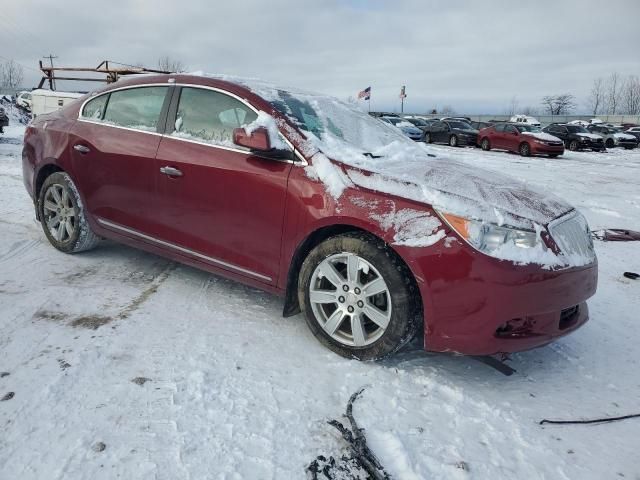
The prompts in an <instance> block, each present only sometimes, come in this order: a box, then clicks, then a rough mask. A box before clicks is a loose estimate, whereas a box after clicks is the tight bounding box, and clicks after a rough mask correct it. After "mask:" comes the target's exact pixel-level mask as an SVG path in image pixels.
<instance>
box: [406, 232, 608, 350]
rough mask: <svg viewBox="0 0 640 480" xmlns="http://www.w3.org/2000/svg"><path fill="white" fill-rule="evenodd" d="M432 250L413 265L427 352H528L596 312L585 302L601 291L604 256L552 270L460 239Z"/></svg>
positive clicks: (573, 328) (571, 328)
mask: <svg viewBox="0 0 640 480" xmlns="http://www.w3.org/2000/svg"><path fill="white" fill-rule="evenodd" d="M450 235H453V233H450ZM428 250H430V251H429V252H423V256H421V257H419V258H415V259H414V261H413V262H411V263H410V265H409V266H410V268H411V269H412V270H413V271H414V273H415V276H416V278H417V279H418V285H419V288H420V292H421V294H422V300H423V309H424V326H425V328H424V342H425V343H424V345H425V349H426V350H429V351H436V352H455V353H460V354H466V355H493V354H497V353H509V352H516V351H522V350H529V349H532V348H536V347H540V346H542V345H545V344H547V343H549V342H551V341H553V340H554V339H556V338H558V337H561V336H563V335H566V334H568V333H570V332H572V331H574V330H576V329H577V328H579V327H580V326H582V325H583V324H584V323H585V322H586V321H587V320H588V318H589V311H588V308H587V305H586V303H585V301H586V300H587V299H588V298H589V297H591V296H592V295H593V294H594V293H595V291H596V287H597V280H598V268H597V262H594V263H593V264H591V265H589V266H587V267H581V268H572V269H566V270H558V271H550V270H544V269H542V268H541V267H540V266H535V265H525V266H520V265H515V264H513V263H511V262H509V261H502V260H497V259H495V258H492V257H489V256H486V255H484V254H482V253H479V252H476V251H475V250H473V249H472V248H471V247H470V246H468V245H467V244H463V243H462V242H461V241H459V240H458V241H454V242H450V246H449V247H448V248H447V247H446V246H445V242H444V241H442V242H440V243H439V244H438V245H437V246H434V247H432V248H430V249H428ZM407 253H409V252H407ZM402 255H403V256H404V252H403V253H402ZM405 258H406V257H405ZM576 307H577V308H576Z"/></svg>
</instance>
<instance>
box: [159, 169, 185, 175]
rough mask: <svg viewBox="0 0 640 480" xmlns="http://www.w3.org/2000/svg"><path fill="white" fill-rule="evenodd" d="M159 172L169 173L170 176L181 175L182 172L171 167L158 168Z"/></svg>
mask: <svg viewBox="0 0 640 480" xmlns="http://www.w3.org/2000/svg"><path fill="white" fill-rule="evenodd" d="M160 172H161V173H164V174H165V175H169V176H170V177H181V176H182V172H181V171H180V170H178V169H177V168H173V167H162V168H160Z"/></svg>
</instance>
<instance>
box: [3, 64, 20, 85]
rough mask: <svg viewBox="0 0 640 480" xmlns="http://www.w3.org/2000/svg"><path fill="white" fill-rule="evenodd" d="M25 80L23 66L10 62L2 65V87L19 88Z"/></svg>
mask: <svg viewBox="0 0 640 480" xmlns="http://www.w3.org/2000/svg"><path fill="white" fill-rule="evenodd" d="M23 78H24V69H23V68H22V65H20V64H19V63H16V62H14V61H13V60H8V61H6V62H5V63H3V64H2V65H0V85H2V86H3V87H4V88H12V89H13V88H18V86H20V85H21V84H22V80H23Z"/></svg>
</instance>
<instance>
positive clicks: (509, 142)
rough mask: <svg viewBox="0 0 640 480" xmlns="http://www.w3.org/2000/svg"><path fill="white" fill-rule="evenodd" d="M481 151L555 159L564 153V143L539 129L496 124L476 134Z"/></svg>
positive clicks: (518, 124)
mask: <svg viewBox="0 0 640 480" xmlns="http://www.w3.org/2000/svg"><path fill="white" fill-rule="evenodd" d="M478 139H479V141H480V147H482V149H483V150H491V149H492V148H493V149H497V150H507V151H509V152H516V153H519V154H520V155H522V156H523V157H528V156H529V155H549V156H550V157H551V158H555V157H557V156H558V155H562V154H563V153H564V143H563V142H562V140H560V139H559V138H557V137H554V136H553V135H549V134H548V133H545V132H543V131H542V130H540V127H536V126H533V125H526V124H520V123H496V124H495V125H492V126H490V127H487V128H483V129H482V130H480V132H479V133H478Z"/></svg>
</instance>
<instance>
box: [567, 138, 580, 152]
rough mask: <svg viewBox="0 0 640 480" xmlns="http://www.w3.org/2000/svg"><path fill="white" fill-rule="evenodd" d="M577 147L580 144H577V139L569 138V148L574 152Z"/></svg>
mask: <svg viewBox="0 0 640 480" xmlns="http://www.w3.org/2000/svg"><path fill="white" fill-rule="evenodd" d="M579 147H580V145H578V141H577V140H571V142H569V150H571V151H572V152H575V151H576V150H578V148H579Z"/></svg>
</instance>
